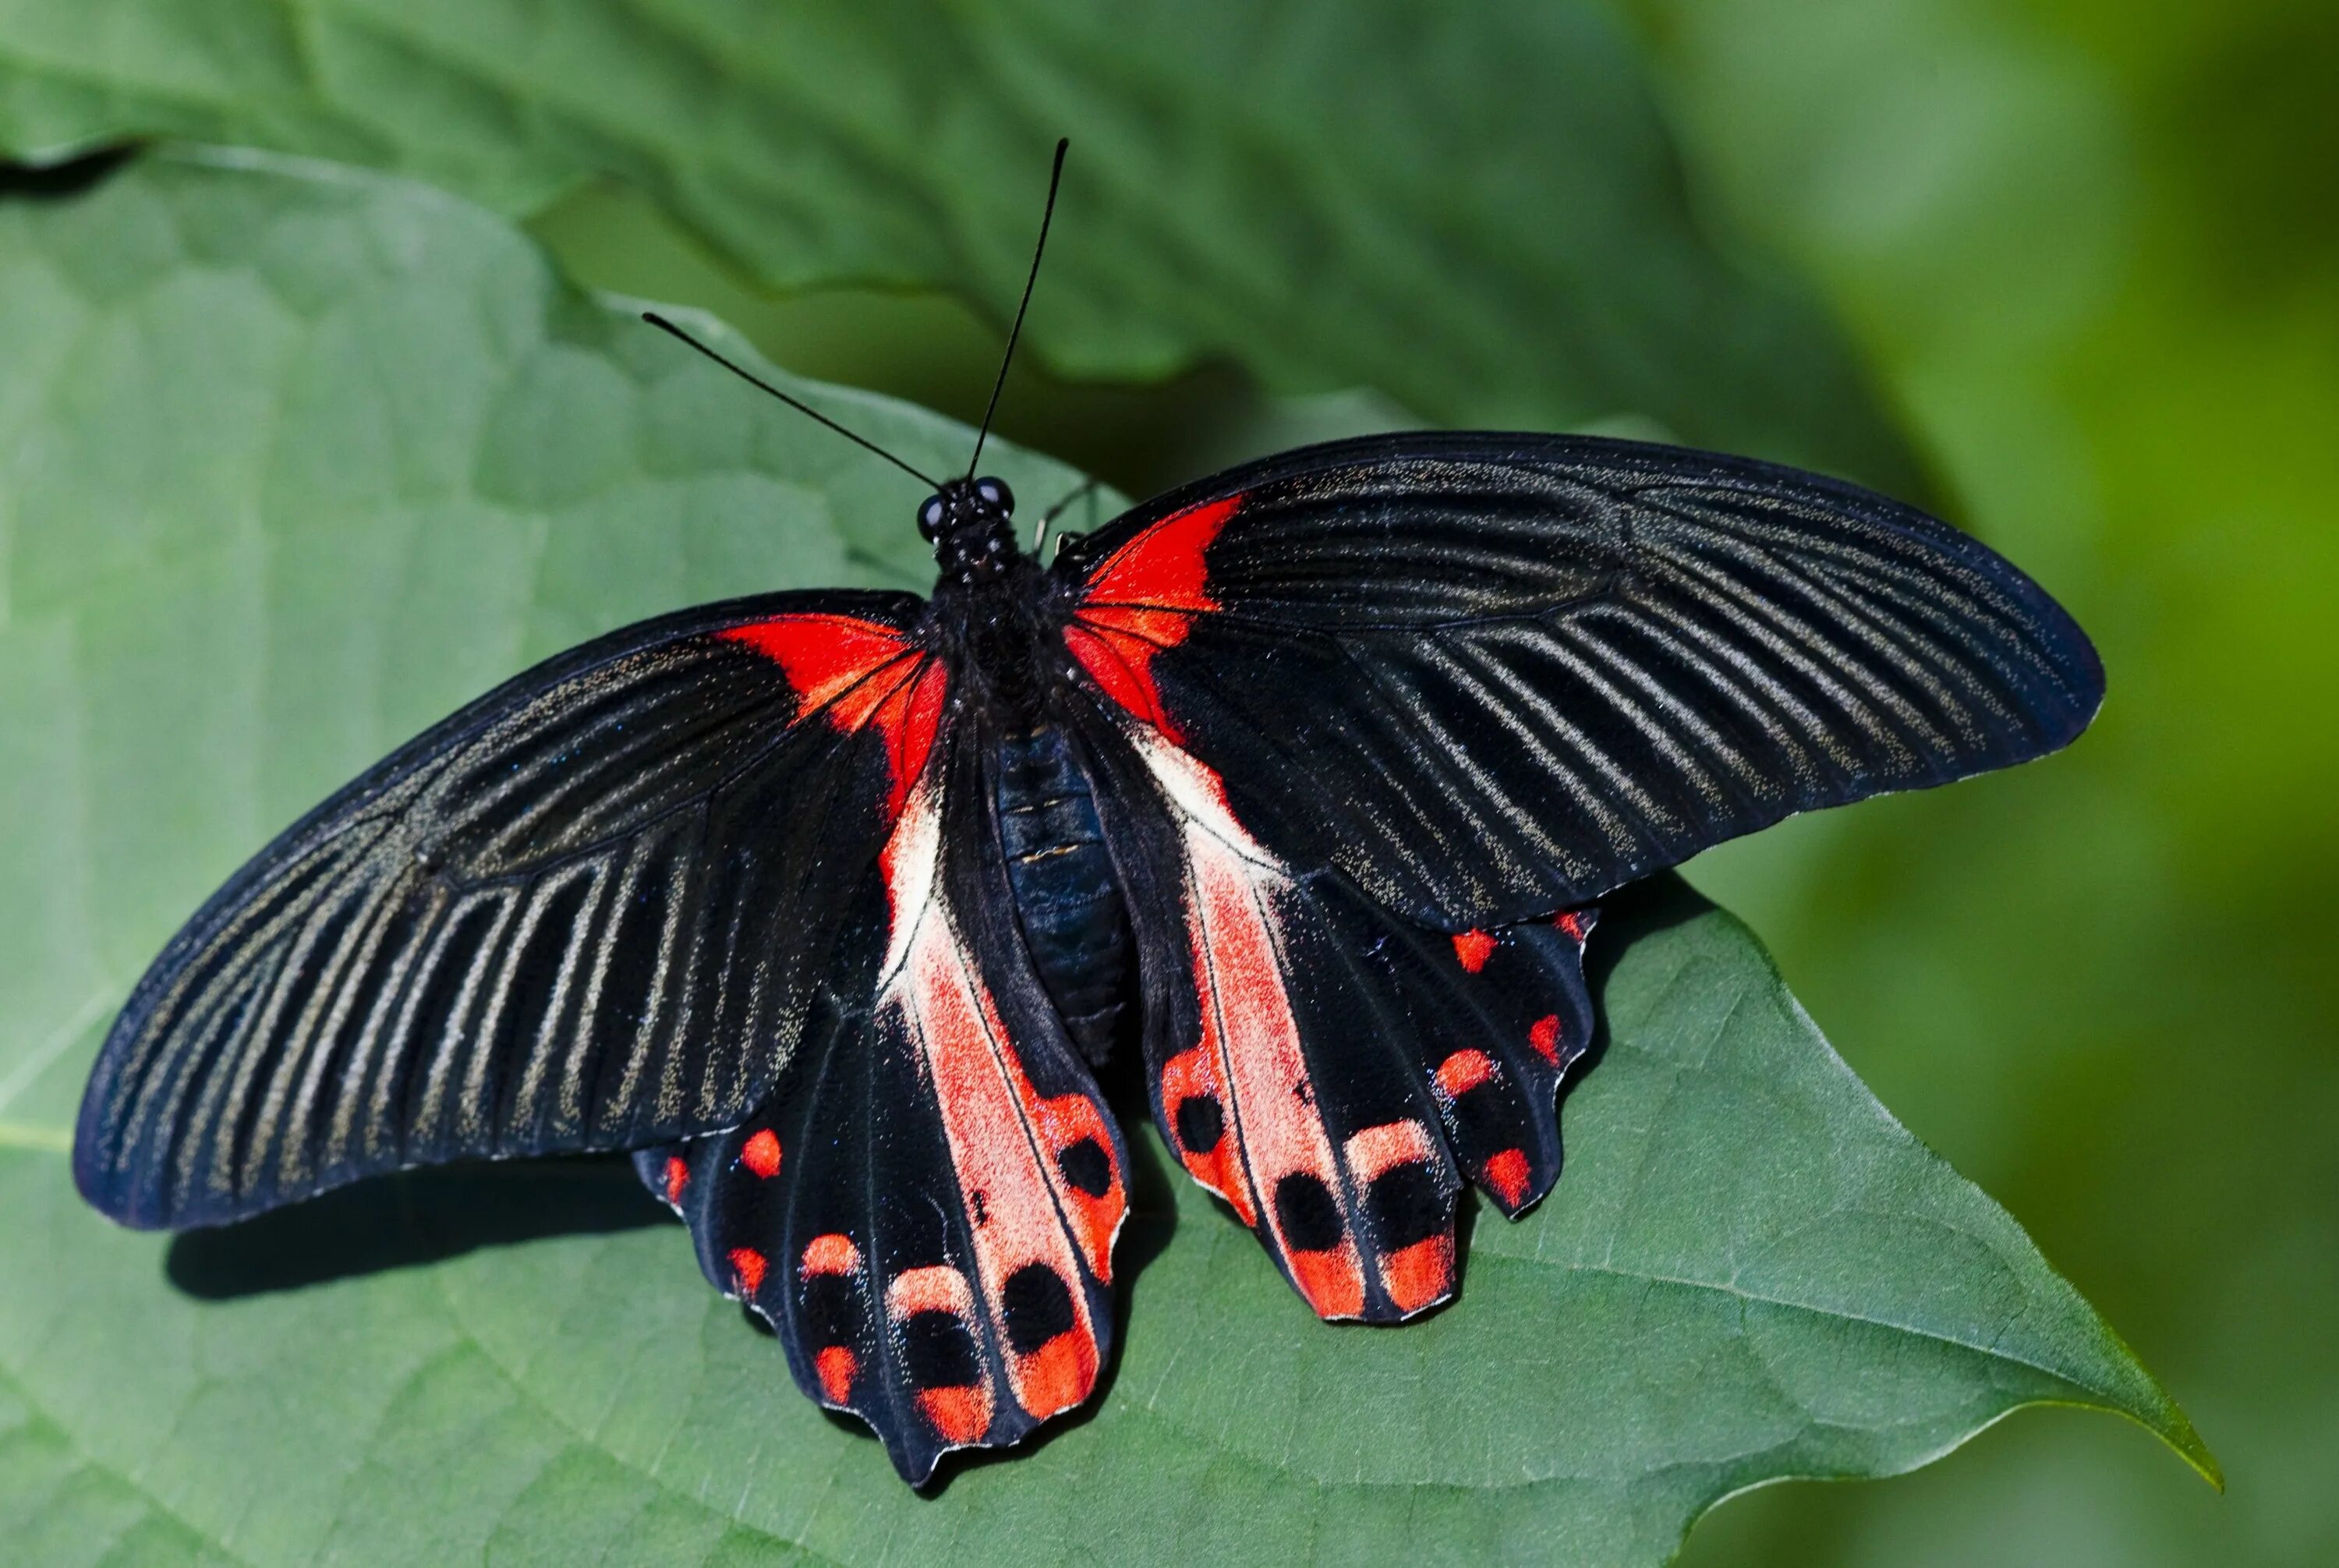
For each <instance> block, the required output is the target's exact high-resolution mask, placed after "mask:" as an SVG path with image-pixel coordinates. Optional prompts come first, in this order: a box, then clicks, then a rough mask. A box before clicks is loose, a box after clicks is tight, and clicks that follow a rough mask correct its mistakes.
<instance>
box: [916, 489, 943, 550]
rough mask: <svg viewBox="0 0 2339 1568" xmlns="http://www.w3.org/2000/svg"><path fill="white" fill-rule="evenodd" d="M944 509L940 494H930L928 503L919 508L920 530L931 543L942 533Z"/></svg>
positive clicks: (927, 499)
mask: <svg viewBox="0 0 2339 1568" xmlns="http://www.w3.org/2000/svg"><path fill="white" fill-rule="evenodd" d="M944 510H945V508H943V498H941V497H940V496H928V497H927V498H926V504H925V505H924V506H923V507H920V508H918V532H919V533H920V534H922V535H923V536H924V537H925V539H926V542H927V543H929V544H931V543H933V541H934V540H935V539H936V538H938V537H941V535H942V531H943V513H944Z"/></svg>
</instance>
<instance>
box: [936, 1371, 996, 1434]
mask: <svg viewBox="0 0 2339 1568" xmlns="http://www.w3.org/2000/svg"><path fill="white" fill-rule="evenodd" d="M918 1408H919V1409H921V1410H923V1411H924V1412H925V1413H926V1419H927V1420H928V1421H930V1422H932V1423H933V1428H934V1430H935V1431H936V1432H939V1433H941V1434H942V1436H943V1442H945V1443H956V1444H962V1445H963V1444H968V1443H978V1442H981V1441H982V1435H983V1434H984V1433H985V1432H988V1431H990V1430H991V1390H990V1389H989V1388H987V1387H985V1386H983V1385H982V1384H980V1383H971V1384H968V1385H966V1386H964V1387H960V1388H927V1389H922V1390H920V1391H919V1394H918Z"/></svg>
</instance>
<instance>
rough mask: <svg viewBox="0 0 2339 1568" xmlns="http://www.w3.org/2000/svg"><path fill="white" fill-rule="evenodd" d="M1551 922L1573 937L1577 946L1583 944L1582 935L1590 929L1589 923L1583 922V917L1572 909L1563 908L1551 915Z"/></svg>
mask: <svg viewBox="0 0 2339 1568" xmlns="http://www.w3.org/2000/svg"><path fill="white" fill-rule="evenodd" d="M1551 923H1552V924H1554V925H1555V926H1557V927H1559V929H1560V930H1562V931H1564V932H1566V933H1567V934H1568V935H1569V936H1570V937H1572V938H1574V942H1575V944H1576V945H1577V946H1578V947H1581V946H1583V945H1584V936H1585V935H1586V934H1587V933H1588V932H1590V931H1591V929H1592V928H1591V927H1590V926H1589V925H1587V924H1585V923H1584V917H1583V916H1582V915H1581V914H1578V913H1577V912H1575V911H1574V910H1572V909H1571V910H1564V911H1562V912H1560V913H1558V914H1556V915H1554V916H1553V917H1552V922H1551Z"/></svg>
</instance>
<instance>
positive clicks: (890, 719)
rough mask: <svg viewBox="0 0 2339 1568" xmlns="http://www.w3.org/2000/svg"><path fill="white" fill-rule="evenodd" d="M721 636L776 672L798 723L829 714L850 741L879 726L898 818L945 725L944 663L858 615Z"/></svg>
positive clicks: (777, 621) (799, 619) (891, 809)
mask: <svg viewBox="0 0 2339 1568" xmlns="http://www.w3.org/2000/svg"><path fill="white" fill-rule="evenodd" d="M716 636H719V637H721V638H722V639H723V640H724V641H725V642H734V643H739V644H743V645H745V646H747V647H751V648H753V649H755V651H756V652H757V653H759V654H761V655H763V656H765V658H767V659H770V660H771V661H772V662H773V663H775V664H776V665H778V666H780V669H781V672H782V673H783V674H784V675H785V676H786V677H787V682H788V685H790V686H792V687H794V690H795V694H796V713H797V715H798V716H799V717H801V716H803V715H806V714H811V713H814V712H819V713H824V714H826V715H828V722H829V724H830V725H833V726H834V727H835V728H836V729H837V730H839V731H842V732H844V733H845V734H848V735H849V734H854V733H856V732H858V731H860V730H862V729H864V728H866V727H867V726H869V725H876V726H877V730H878V733H879V734H880V735H882V736H883V740H884V743H885V761H886V764H887V765H888V766H889V767H891V768H892V770H893V791H892V794H891V797H890V798H889V799H888V801H887V802H886V809H887V811H888V813H889V814H893V815H899V814H900V813H901V810H902V802H903V799H904V798H906V797H907V796H908V794H909V793H910V786H911V785H912V784H915V783H916V782H917V779H918V774H920V773H922V772H923V771H924V768H925V765H926V757H927V754H929V753H931V752H932V751H933V746H934V735H935V732H936V731H937V730H938V729H939V728H940V726H941V725H942V715H943V697H944V695H945V688H946V685H947V684H948V677H947V676H944V675H943V667H942V666H941V664H940V663H938V662H937V661H935V660H934V659H933V658H931V657H929V656H927V654H926V652H925V650H924V649H923V648H921V647H920V646H918V645H917V644H916V643H915V642H913V641H912V640H911V639H910V638H909V637H907V636H903V633H902V631H901V629H900V628H899V627H896V626H887V625H885V624H884V623H883V622H882V621H869V620H863V619H862V618H861V617H860V616H832V615H794V616H773V617H772V618H771V619H770V620H766V621H754V622H751V623H749V624H748V625H746V626H733V627H732V628H730V629H729V630H728V631H725V632H718V633H716Z"/></svg>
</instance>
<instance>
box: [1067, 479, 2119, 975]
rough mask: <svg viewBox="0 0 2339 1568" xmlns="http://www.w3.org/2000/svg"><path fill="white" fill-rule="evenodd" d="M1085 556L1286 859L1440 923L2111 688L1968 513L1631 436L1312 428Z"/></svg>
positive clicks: (1097, 587)
mask: <svg viewBox="0 0 2339 1568" xmlns="http://www.w3.org/2000/svg"><path fill="white" fill-rule="evenodd" d="M1071 559H1072V569H1071V570H1068V571H1066V572H1065V573H1064V574H1063V575H1064V576H1066V577H1073V576H1074V575H1075V573H1077V574H1078V580H1077V581H1076V582H1067V584H1066V588H1067V591H1068V592H1069V593H1071V594H1073V595H1075V596H1077V601H1078V602H1077V607H1076V610H1075V613H1074V615H1073V618H1072V620H1071V625H1070V626H1069V628H1068V631H1067V634H1066V635H1067V640H1068V643H1069V646H1070V651H1071V654H1072V655H1073V656H1074V657H1075V658H1076V659H1077V660H1078V661H1079V663H1080V664H1081V666H1083V667H1084V668H1085V669H1086V670H1087V671H1088V673H1089V676H1090V677H1091V679H1092V680H1093V681H1094V683H1095V684H1096V685H1097V686H1098V687H1099V688H1100V689H1101V690H1102V691H1103V692H1105V693H1106V694H1107V695H1110V697H1112V698H1113V699H1114V700H1115V701H1116V702H1117V703H1118V704H1119V705H1121V706H1122V707H1123V708H1125V709H1126V710H1127V711H1128V712H1129V713H1130V714H1132V715H1138V716H1139V717H1141V718H1143V719H1144V720H1146V721H1148V722H1149V723H1150V724H1151V725H1154V726H1155V727H1156V728H1157V729H1158V730H1159V731H1160V733H1161V734H1163V735H1166V736H1168V737H1169V739H1170V740H1172V741H1173V742H1175V743H1176V744H1178V745H1180V746H1182V747H1184V748H1185V749H1187V750H1189V752H1190V753H1191V754H1193V755H1194V756H1195V757H1197V758H1199V760H1200V761H1201V762H1202V763H1204V764H1207V765H1208V766H1209V768H1210V769H1211V770H1212V771H1214V772H1215V773H1216V774H1218V775H1219V777H1220V778H1221V779H1223V780H1224V782H1225V787H1226V791H1227V795H1228V799H1229V804H1230V806H1231V809H1232V811H1233V814H1235V816H1236V817H1237V818H1238V819H1239V821H1241V822H1242V823H1243V824H1244V825H1245V827H1246V828H1247V830H1248V831H1249V832H1250V833H1254V834H1255V835H1256V836H1257V837H1258V840H1259V841H1260V842H1261V843H1264V844H1265V845H1267V846H1268V848H1269V849H1271V850H1272V851H1274V852H1275V853H1277V854H1278V855H1280V856H1281V857H1283V858H1285V859H1286V860H1288V861H1289V862H1290V863H1293V864H1294V865H1297V866H1299V867H1302V868H1313V867H1318V866H1337V867H1339V868H1341V869H1342V870H1344V871H1345V872H1347V873H1348V874H1349V875H1350V876H1351V877H1352V878H1353V879H1354V880H1355V881H1356V883H1357V884H1358V886H1359V887H1361V888H1362V889H1363V890H1364V891H1365V892H1367V893H1368V894H1369V895H1370V896H1371V897H1372V898H1373V899H1374V900H1375V901H1377V902H1379V903H1381V904H1383V905H1385V906H1387V907H1389V908H1391V909H1394V910H1398V911H1401V912H1405V913H1406V914H1407V915H1409V916H1411V917H1412V918H1414V919H1416V920H1418V921H1420V922H1425V923H1429V924H1434V925H1438V926H1442V927H1444V928H1446V929H1447V930H1459V929H1465V928H1470V927H1480V926H1492V925H1496V924H1501V923H1505V922H1515V921H1518V920H1522V919H1525V918H1528V917H1531V916H1533V915H1535V914H1538V913H1541V912H1547V911H1550V910H1554V909H1559V908H1563V907H1566V906H1568V905H1572V904H1576V903H1581V902H1585V901H1587V900H1590V899H1592V898H1594V897H1596V896H1598V895H1599V894H1601V893H1603V892H1606V891H1608V890H1609V889H1611V888H1613V887H1615V886H1617V885H1619V884H1620V883H1624V882H1627V881H1630V880H1632V879H1633V878H1634V877H1638V876H1641V875H1643V874H1645V873H1649V872H1651V871H1653V870H1656V869H1658V868H1660V867H1663V866H1666V865H1670V864H1673V863H1676V862H1678V861H1681V860H1683V859H1686V858H1687V857H1688V856H1690V855H1692V854H1693V853H1696V852H1697V851H1699V850H1701V849H1703V848H1705V847H1707V846H1708V845H1711V844H1713V843H1719V842H1720V841H1722V840H1723V839H1727V838H1731V837H1733V836H1735V835H1737V834H1739V833H1747V832H1750V831H1752V830H1753V829H1755V828H1758V827H1762V826H1764V825H1766V824H1768V823H1772V822H1776V821H1778V820H1779V819H1780V818H1781V817H1784V816H1787V815H1789V814H1791V813H1794V812H1799V811H1805V810H1810V809H1812V808H1814V807H1819V806H1826V805H1834V804H1842V803H1844V802H1847V801H1851V800H1856V799H1860V798H1861V797H1863V796H1867V795H1870V794H1879V793H1880V792H1883V791H1887V790H1898V789H1910V788H1916V787H1920V786H1922V785H1927V784H1940V783H1944V782H1947V781H1949V780H1951V779H1955V778H1960V777H1963V776H1966V775H1968V774H1974V773H1979V772H1981V771H1984V770H1986V769H1989V768H1992V767H1999V766H2003V765H2005V764H2008V763H2014V762H2019V761H2022V760H2024V759H2026V758H2028V757H2032V756H2037V755H2038V754H2042V753H2045V752H2048V751H2052V750H2054V749H2055V748H2056V747H2058V746H2060V745H2063V744H2065V743H2066V742H2068V741H2069V740H2070V739H2071V738H2072V737H2073V736H2075V735H2077V734H2078V732H2079V731H2080V730H2081V729H2082V728H2084V727H2085V726H2086V725H2087V720H2088V719H2089V717H2090V716H2091V715H2093V714H2094V712H2095V710H2096V707H2097V704H2098V702H2099V701H2100V699H2101V695H2102V672H2101V668H2100V666H2098V665H2097V661H2096V656H2095V653H2094V650H2093V649H2092V648H2091V647H2090V646H2088V643H2087V638H2086V637H2085V636H2084V635H2083V634H2082V633H2081V632H2080V631H2079V629H2078V627H2077V626H2076V625H2074V624H2073V623H2072V621H2071V619H2070V617H2069V616H2068V615H2066V614H2065V613H2064V612H2063V610H2062V609H2061V608H2060V607H2059V606H2057V605H2056V604H2055V603H2054V601H2053V600H2051V599H2050V598H2048V597H2047V595H2046V594H2045V593H2044V592H2042V591H2041V590H2040V589H2039V588H2038V587H2037V586H2036V585H2035V584H2033V583H2032V582H2030V580H2029V579H2028V578H2027V577H2024V576H2023V575H2022V574H2021V573H2020V572H2018V571H2017V570H2016V569H2015V568H2014V567H2011V566H2009V565H2008V563H2007V562H2005V561H2004V560H2002V559H2000V558H1999V557H1998V556H1996V555H1994V554H1992V553H1991V552H1990V551H1989V550H1988V549H1987V548H1985V547H1982V546H1981V545H1979V543H1977V542H1975V541H1974V540H1972V539H1970V538H1968V537H1965V536H1964V535H1962V534H1959V532H1957V531H1956V530H1955V529H1953V528H1949V527H1948V526H1946V525H1944V524H1942V523H1939V522H1937V521H1935V520H1933V519H1931V518H1927V517H1925V516H1923V515H1922V514H1920V513H1918V512H1916V511H1913V510H1911V509H1910V508H1907V507H1903V506H1900V505H1899V504H1898V503H1896V502H1893V501H1890V500H1888V499H1885V498H1882V497H1880V496H1876V495H1873V494H1870V493H1869V492H1866V491H1863V490H1860V489H1856V488H1852V487H1850V486H1847V485H1841V484H1837V483H1834V482H1832V481H1830V480H1826V479H1822V478H1816V477H1814V476H1811V475H1807V474H1798V473H1793V472H1791V471H1789V470H1785V469H1781V468H1772V467H1770V466H1768V465H1764V464H1760V463H1754V462H1750V461H1746V460H1743V459H1731V458H1722V457H1714V456H1711V455H1708V454H1703V453H1696V452H1685V451H1681V450H1678V449H1670V448H1662V447H1649V446H1643V445H1639V444H1635V443H1630V442H1618V441H1606V440H1597V439H1588V438H1568V437H1545V436H1488V435H1436V434H1430V435H1419V436H1406V437H1396V438H1379V439H1372V440H1367V441H1360V442H1350V443H1343V444H1338V445H1334V446H1328V447H1319V448H1314V449H1304V450H1301V451H1298V452H1293V453H1288V454H1285V455H1284V456H1282V457H1278V458H1274V459H1267V460H1265V461H1263V462H1260V463H1257V464H1253V465H1250V466H1248V467H1246V468H1235V469H1232V470H1229V471H1228V472H1227V473H1224V474H1221V475H1219V476H1218V477H1217V478H1213V479H1211V480H1209V481H1206V482H1205V483H1204V484H1202V485H1199V486H1196V487H1191V488H1189V489H1186V490H1182V491H1179V492H1176V493H1173V494H1172V495H1170V496H1168V497H1165V498H1162V499H1160V500H1159V501H1156V502H1152V503H1150V504H1148V505H1147V506H1145V507H1143V508H1139V509H1138V510H1136V511H1134V512H1132V513H1130V514H1129V515H1128V516H1127V517H1125V518H1121V519H1120V520H1119V521H1117V522H1115V523H1114V524H1112V525H1110V526H1109V527H1108V528H1105V529H1104V530H1102V531H1101V532H1100V534H1098V535H1097V536H1096V537H1093V538H1091V539H1089V540H1086V541H1083V543H1082V545H1081V548H1080V549H1079V551H1078V552H1077V553H1076V554H1075V556H1074V557H1071Z"/></svg>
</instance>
